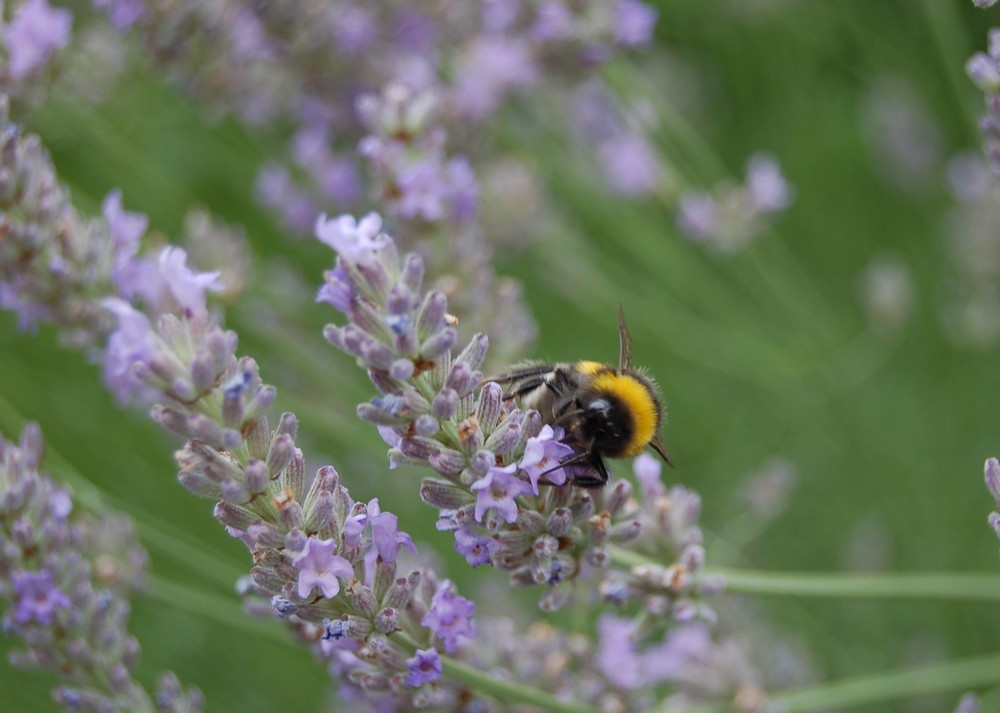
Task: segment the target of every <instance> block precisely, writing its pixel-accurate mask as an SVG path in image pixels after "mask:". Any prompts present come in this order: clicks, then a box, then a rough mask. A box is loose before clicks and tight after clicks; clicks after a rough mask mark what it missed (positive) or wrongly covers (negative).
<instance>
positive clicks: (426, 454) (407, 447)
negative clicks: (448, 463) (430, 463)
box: [399, 436, 441, 461]
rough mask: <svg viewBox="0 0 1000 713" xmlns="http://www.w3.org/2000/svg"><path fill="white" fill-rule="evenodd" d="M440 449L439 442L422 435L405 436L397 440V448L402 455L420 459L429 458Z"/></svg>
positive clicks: (425, 459)
mask: <svg viewBox="0 0 1000 713" xmlns="http://www.w3.org/2000/svg"><path fill="white" fill-rule="evenodd" d="M440 449H441V444H440V443H438V442H437V441H435V440H432V439H430V438H425V437H423V436H407V437H405V438H402V439H400V441H399V450H400V451H401V452H402V453H403V455H405V456H408V457H410V458H415V459H417V460H421V461H427V460H429V459H430V457H431V456H432V455H434V454H435V453H437V451H439V450H440Z"/></svg>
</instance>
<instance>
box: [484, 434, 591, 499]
mask: <svg viewBox="0 0 1000 713" xmlns="http://www.w3.org/2000/svg"><path fill="white" fill-rule="evenodd" d="M562 437H563V430H562V429H561V428H559V429H558V431H556V430H553V428H552V426H550V425H548V424H545V425H544V426H542V430H541V431H540V432H539V434H538V435H537V436H535V437H533V438H529V439H528V442H527V444H525V446H524V456H523V457H522V458H521V462H520V463H518V467H519V468H520V469H521V470H522V471H524V472H525V473H527V474H528V479H529V480H530V481H531V490H532V492H534V493H535V495H537V494H538V481H539V479H540V478H541V477H542V475H543V474H544V475H545V478H546V479H547V480H548V481H549V482H550V483H552V484H553V485H563V484H564V483H565V482H566V471H565V470H564V469H562V468H558V467H557V466H558V465H559V464H560V463H561V462H562V461H563V460H565V459H566V458H569V457H570V456H572V455H573V449H572V448H570V447H569V446H568V445H566V444H565V443H561V442H560V440H559V439H561V438H562ZM477 518H478V515H477Z"/></svg>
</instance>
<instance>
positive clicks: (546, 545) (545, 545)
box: [531, 535, 559, 557]
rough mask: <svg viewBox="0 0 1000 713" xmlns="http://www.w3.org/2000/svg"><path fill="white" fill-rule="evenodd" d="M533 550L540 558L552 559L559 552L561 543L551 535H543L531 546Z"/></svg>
mask: <svg viewBox="0 0 1000 713" xmlns="http://www.w3.org/2000/svg"><path fill="white" fill-rule="evenodd" d="M531 549H532V551H533V552H534V553H535V555H536V556H538V557H552V556H554V555H555V553H556V552H558V551H559V541H558V540H557V539H556V538H554V537H552V536H551V535H542V536H541V537H539V538H537V539H536V540H535V541H534V542H533V543H532V544H531Z"/></svg>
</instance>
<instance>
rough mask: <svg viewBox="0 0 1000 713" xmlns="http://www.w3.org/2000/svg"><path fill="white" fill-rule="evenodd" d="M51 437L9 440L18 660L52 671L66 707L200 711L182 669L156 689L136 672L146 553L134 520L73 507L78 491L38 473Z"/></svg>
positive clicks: (1, 512) (3, 463)
mask: <svg viewBox="0 0 1000 713" xmlns="http://www.w3.org/2000/svg"><path fill="white" fill-rule="evenodd" d="M42 451H43V444H42V436H41V432H40V431H39V429H38V426H36V425H35V424H29V425H28V426H26V427H25V429H24V431H23V432H22V434H21V439H20V442H19V443H12V442H8V441H4V440H3V439H2V438H0V604H2V605H3V608H4V609H5V610H6V611H5V613H4V615H3V619H2V622H3V628H4V631H5V632H8V633H11V634H14V635H15V636H16V637H17V638H18V639H20V640H21V641H22V642H23V643H24V644H25V647H26V649H25V650H20V651H14V652H12V653H11V663H13V664H14V665H15V666H19V667H21V668H26V669H37V670H49V671H52V672H53V673H55V674H57V675H58V676H59V677H60V678H62V679H63V680H64V681H65V684H64V685H61V686H58V687H57V688H55V689H54V690H53V697H54V699H55V700H56V702H57V703H59V704H60V705H62V706H65V707H66V708H67V709H71V710H80V711H93V712H94V713H114V712H116V711H121V712H122V713H131V712H133V711H134V712H139V713H141V712H144V711H150V712H151V711H161V712H165V713H199V712H200V711H201V709H202V699H201V694H200V692H199V691H198V690H197V689H190V690H188V691H184V690H183V689H182V688H181V687H180V684H179V682H178V681H177V679H176V677H175V676H174V675H173V674H170V673H166V674H164V675H163V676H162V677H161V680H160V685H159V688H158V691H157V693H156V695H155V697H152V698H151V697H150V695H149V694H148V693H147V692H146V691H145V690H144V689H143V687H142V686H141V685H140V684H139V683H138V682H136V681H135V680H134V679H133V678H132V675H133V673H134V670H135V667H136V663H137V662H138V658H139V644H138V642H137V641H136V640H135V639H134V638H132V637H131V636H130V635H129V634H128V631H127V628H126V625H127V623H128V615H129V609H130V607H129V599H130V597H132V596H133V595H135V594H136V593H138V592H139V591H140V590H141V589H142V588H143V587H144V586H145V571H146V562H147V557H146V553H145V551H144V550H143V549H142V547H141V546H140V545H139V544H138V542H137V541H136V539H135V534H134V532H133V530H132V524H131V522H130V521H129V520H128V519H126V518H124V517H120V516H113V515H109V514H108V513H102V514H101V516H100V517H91V516H90V515H88V514H86V513H81V512H78V511H74V509H73V501H72V498H71V496H70V493H69V492H68V491H67V490H66V489H64V488H62V487H60V486H59V485H56V483H54V482H53V481H52V479H51V478H50V477H49V476H47V475H45V474H44V473H41V472H40V471H39V466H40V465H41V459H42Z"/></svg>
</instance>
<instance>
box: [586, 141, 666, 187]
mask: <svg viewBox="0 0 1000 713" xmlns="http://www.w3.org/2000/svg"><path fill="white" fill-rule="evenodd" d="M597 155H598V157H599V158H600V160H601V165H602V167H603V168H604V173H605V178H606V180H607V183H608V185H609V186H610V187H611V188H612V189H613V190H615V191H617V192H618V193H621V194H623V195H626V196H642V195H648V194H650V193H652V192H654V191H655V190H656V189H657V187H658V186H659V184H660V174H661V169H660V159H659V156H658V155H657V154H656V150H655V149H654V148H653V147H652V146H651V145H650V143H649V141H648V140H646V138H645V137H644V136H641V135H639V134H636V133H633V132H624V133H620V134H617V135H615V136H612V137H610V138H608V139H607V140H605V141H602V142H601V144H600V145H599V146H598V147H597Z"/></svg>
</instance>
